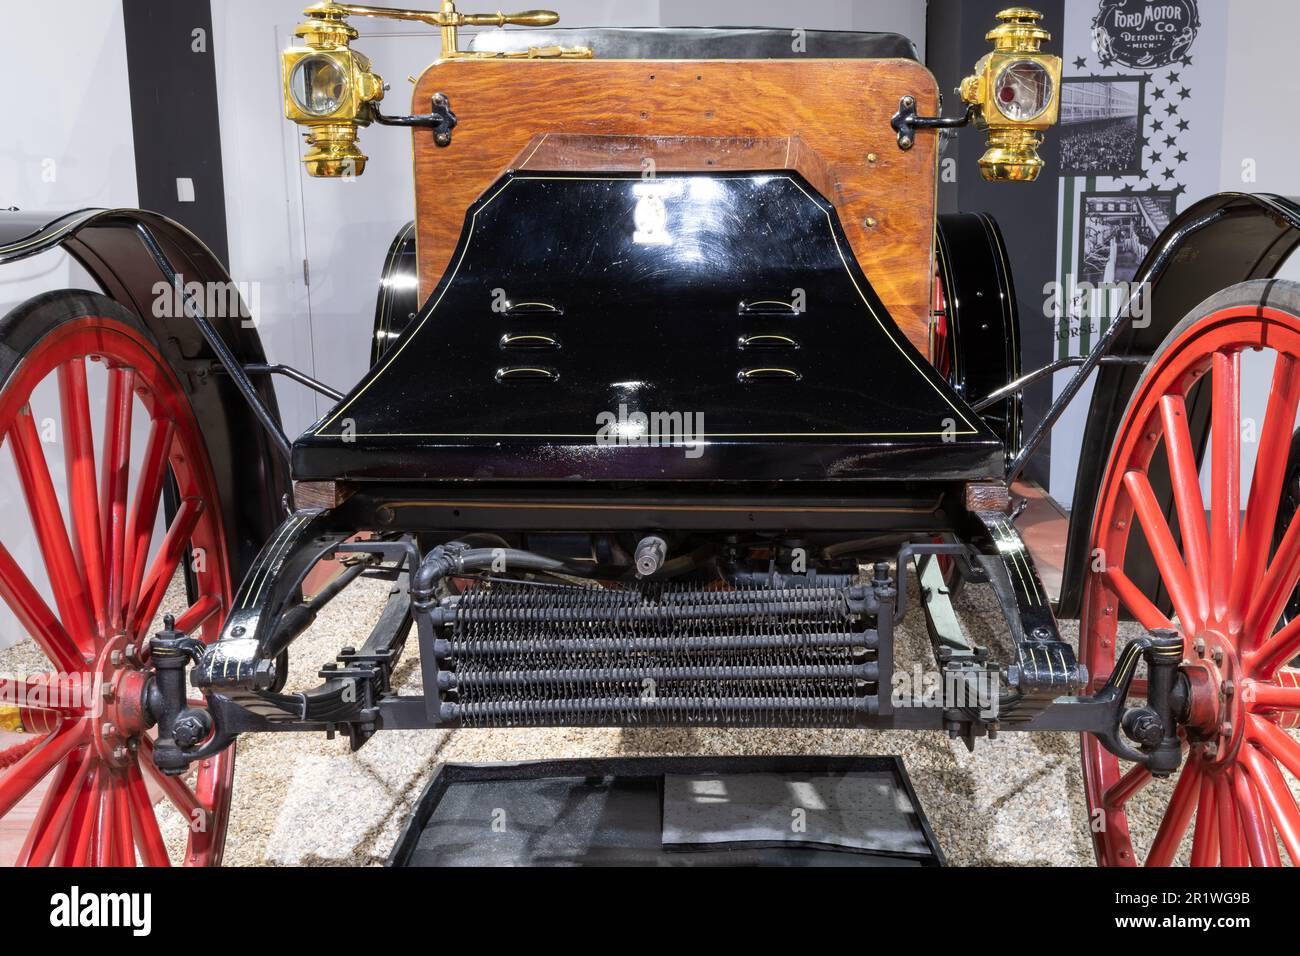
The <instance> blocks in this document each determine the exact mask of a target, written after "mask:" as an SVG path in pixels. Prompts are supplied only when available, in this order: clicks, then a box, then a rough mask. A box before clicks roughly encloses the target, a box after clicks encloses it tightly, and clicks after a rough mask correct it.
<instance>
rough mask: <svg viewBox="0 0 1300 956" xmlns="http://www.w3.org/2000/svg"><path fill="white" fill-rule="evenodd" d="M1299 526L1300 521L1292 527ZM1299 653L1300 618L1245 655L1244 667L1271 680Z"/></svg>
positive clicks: (1264, 678)
mask: <svg viewBox="0 0 1300 956" xmlns="http://www.w3.org/2000/svg"><path fill="white" fill-rule="evenodd" d="M1296 525H1300V521H1296V522H1294V523H1293V524H1292V527H1295V526H1296ZM1298 653H1300V617H1297V618H1294V619H1293V620H1291V621H1288V622H1287V624H1286V626H1285V627H1283V628H1282V630H1280V631H1278V632H1277V633H1276V634H1274V635H1273V636H1272V637H1270V638H1268V639H1267V640H1265V641H1264V642H1263V643H1262V644H1260V645H1259V646H1258V647H1257V648H1256V649H1255V650H1253V651H1248V652H1247V654H1246V666H1247V668H1248V669H1249V670H1250V672H1251V673H1252V674H1253V675H1254V676H1255V677H1257V678H1259V679H1260V680H1261V681H1264V680H1268V679H1269V678H1271V677H1272V676H1273V675H1274V674H1275V673H1276V672H1277V671H1278V670H1279V669H1280V668H1282V667H1283V666H1284V665H1285V664H1286V663H1287V661H1289V660H1291V659H1292V658H1293V657H1295V656H1296V654H1298Z"/></svg>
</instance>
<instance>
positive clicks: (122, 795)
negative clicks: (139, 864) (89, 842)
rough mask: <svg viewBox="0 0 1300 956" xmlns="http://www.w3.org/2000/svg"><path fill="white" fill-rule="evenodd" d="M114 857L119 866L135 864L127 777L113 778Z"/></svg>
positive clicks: (133, 831) (118, 776)
mask: <svg viewBox="0 0 1300 956" xmlns="http://www.w3.org/2000/svg"><path fill="white" fill-rule="evenodd" d="M113 790H114V797H113V844H114V846H113V857H114V860H115V861H116V863H117V865H118V866H135V839H134V836H135V828H134V826H132V823H131V815H132V814H131V795H130V792H129V791H128V790H127V785H126V778H125V777H124V776H123V775H121V774H115V775H114V778H113Z"/></svg>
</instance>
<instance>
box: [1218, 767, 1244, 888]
mask: <svg viewBox="0 0 1300 956" xmlns="http://www.w3.org/2000/svg"><path fill="white" fill-rule="evenodd" d="M1214 803H1215V807H1216V815H1217V817H1218V822H1219V859H1220V862H1222V863H1223V865H1224V866H1246V865H1247V864H1248V862H1249V857H1248V856H1247V854H1246V844H1245V841H1244V840H1243V839H1242V838H1241V823H1240V822H1239V821H1238V819H1237V800H1236V798H1235V797H1234V796H1233V795H1232V785H1231V783H1229V782H1228V775H1227V774H1222V773H1221V774H1217V775H1216V776H1215V778H1214Z"/></svg>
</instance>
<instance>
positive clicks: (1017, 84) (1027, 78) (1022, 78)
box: [993, 60, 1053, 123]
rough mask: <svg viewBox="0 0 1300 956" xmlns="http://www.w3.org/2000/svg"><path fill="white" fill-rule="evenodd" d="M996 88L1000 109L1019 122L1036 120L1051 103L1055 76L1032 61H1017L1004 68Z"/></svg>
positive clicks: (995, 98) (996, 100) (1004, 114)
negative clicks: (1053, 77)
mask: <svg viewBox="0 0 1300 956" xmlns="http://www.w3.org/2000/svg"><path fill="white" fill-rule="evenodd" d="M993 87H994V88H993V98H994V101H995V102H996V103H997V104H998V109H999V110H1001V111H1002V115H1003V116H1005V117H1006V118H1007V119H1009V120H1014V121H1015V122H1017V123H1026V122H1029V121H1030V120H1032V119H1035V118H1036V117H1038V116H1040V115H1041V114H1042V112H1043V111H1044V110H1045V109H1047V107H1048V106H1050V105H1051V103H1052V92H1053V91H1052V75H1051V74H1050V73H1048V72H1047V70H1046V69H1045V68H1044V67H1043V66H1042V64H1040V63H1035V62H1034V61H1033V60H1017V61H1016V62H1015V63H1012V64H1010V65H1009V66H1007V67H1004V68H1003V70H1002V72H1001V73H999V74H998V78H997V81H996V82H995V83H994V84H993Z"/></svg>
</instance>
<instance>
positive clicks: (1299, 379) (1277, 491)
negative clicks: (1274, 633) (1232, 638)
mask: <svg viewBox="0 0 1300 956" xmlns="http://www.w3.org/2000/svg"><path fill="white" fill-rule="evenodd" d="M1297 404H1300V371H1298V370H1297V367H1296V361H1295V359H1293V358H1291V357H1290V356H1289V355H1286V354H1284V353H1279V354H1278V356H1277V364H1276V365H1274V367H1273V383H1272V387H1271V388H1270V390H1269V395H1268V407H1267V409H1266V411H1265V412H1264V425H1263V427H1262V428H1261V429H1260V432H1259V450H1258V454H1257V455H1256V457H1255V471H1254V474H1253V476H1252V477H1251V482H1250V499H1249V500H1248V502H1247V503H1246V516H1245V518H1244V519H1243V521H1242V528H1241V540H1240V541H1239V543H1238V546H1237V563H1236V565H1235V566H1234V568H1233V578H1232V594H1231V597H1230V599H1229V603H1230V605H1231V606H1230V608H1229V615H1230V620H1231V621H1232V622H1233V623H1241V622H1242V621H1243V620H1244V619H1245V617H1246V611H1247V608H1248V607H1249V606H1250V604H1251V595H1252V592H1253V591H1254V590H1255V588H1256V587H1258V585H1259V579H1260V575H1261V574H1262V573H1263V570H1264V563H1265V561H1267V560H1268V552H1269V547H1270V545H1271V544H1272V542H1273V527H1274V522H1275V521H1276V520H1277V506H1278V502H1279V501H1280V499H1281V497H1282V482H1283V480H1284V479H1285V477H1286V459H1287V455H1288V453H1289V452H1290V449H1291V436H1292V431H1293V427H1294V425H1295V415H1296V406H1297ZM1245 639H1246V641H1247V642H1249V641H1250V640H1251V635H1250V634H1249V633H1247V634H1246V635H1245ZM1249 646H1251V645H1250V644H1249V643H1247V644H1246V647H1249Z"/></svg>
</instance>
